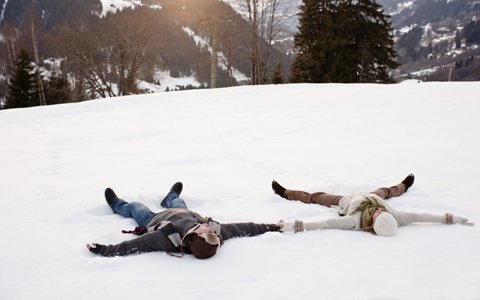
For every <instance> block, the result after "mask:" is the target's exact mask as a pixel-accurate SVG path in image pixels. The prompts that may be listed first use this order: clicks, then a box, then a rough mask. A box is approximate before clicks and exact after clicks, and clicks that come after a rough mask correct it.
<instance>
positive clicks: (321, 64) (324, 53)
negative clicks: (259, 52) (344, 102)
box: [290, 0, 334, 82]
mask: <svg viewBox="0 0 480 300" xmlns="http://www.w3.org/2000/svg"><path fill="white" fill-rule="evenodd" d="M333 6H334V3H333V1H330V0H320V1H318V0H304V1H303V4H301V5H300V7H299V9H300V12H299V14H298V17H299V31H298V32H297V33H296V34H295V36H294V47H295V51H296V57H295V60H294V62H293V64H292V71H291V78H290V80H291V81H292V82H329V81H330V78H329V70H328V69H329V67H328V65H329V63H331V62H329V61H328V59H329V57H330V53H329V49H331V47H329V46H331V45H332V43H333V39H331V35H332V34H333V24H334V22H333V20H332V10H334V7H333Z"/></svg>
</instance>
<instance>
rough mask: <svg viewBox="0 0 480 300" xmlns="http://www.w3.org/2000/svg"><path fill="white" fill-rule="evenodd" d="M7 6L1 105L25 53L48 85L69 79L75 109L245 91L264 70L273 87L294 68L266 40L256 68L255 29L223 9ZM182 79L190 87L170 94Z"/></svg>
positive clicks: (177, 4) (169, 1)
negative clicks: (86, 103)
mask: <svg viewBox="0 0 480 300" xmlns="http://www.w3.org/2000/svg"><path fill="white" fill-rule="evenodd" d="M0 1H1V2H0V7H1V8H2V15H1V16H2V18H1V34H2V36H1V43H0V57H1V59H0V74H1V75H0V85H2V89H1V91H2V93H3V95H2V94H0V98H1V97H5V96H6V95H5V91H6V76H7V75H9V74H10V75H11V70H12V69H13V68H14V64H15V58H16V57H17V55H18V53H19V51H21V50H26V51H27V52H29V53H30V54H31V56H32V58H33V61H34V64H35V65H36V70H37V71H38V72H39V74H40V75H39V76H41V77H42V80H43V81H44V82H43V85H45V86H47V87H48V81H50V80H53V79H57V78H59V77H60V78H67V77H68V80H63V81H62V82H64V83H65V84H70V85H71V86H70V87H69V90H71V91H72V93H71V95H69V97H68V98H69V99H70V101H81V100H85V99H92V98H98V97H110V96H117V95H127V94H136V93H144V92H149V91H165V90H172V89H177V90H178V89H185V88H202V87H210V86H212V84H213V85H214V87H222V86H232V85H238V84H244V83H246V82H248V81H249V78H250V77H251V76H250V75H251V73H252V65H255V66H260V67H256V68H255V70H261V74H260V73H259V75H258V76H257V77H258V78H259V79H258V82H257V83H268V82H270V81H271V80H272V76H273V70H274V67H276V66H278V65H282V64H283V65H285V66H286V65H288V57H287V56H286V55H285V54H281V53H280V52H279V51H277V50H276V49H275V48H274V47H272V45H271V44H270V45H268V44H267V43H266V42H265V41H264V40H262V39H261V38H258V37H257V38H255V40H257V41H258V42H257V43H256V47H257V48H258V49H267V50H262V51H268V57H264V58H263V59H258V58H257V59H256V61H252V51H253V50H252V49H253V48H252V34H251V30H250V28H251V26H250V24H249V23H248V22H247V21H246V20H245V19H244V18H242V17H241V16H240V15H239V14H237V13H236V12H235V11H234V10H233V9H232V8H231V6H229V5H227V4H226V3H224V2H221V1H215V0H203V1H195V0H148V1H142V2H141V4H139V5H136V6H134V7H124V8H122V9H118V10H115V11H114V13H113V12H110V13H102V12H105V11H107V12H108V9H106V8H105V7H102V3H101V2H100V1H98V0H88V1H87V2H82V1H68V3H69V5H66V3H67V1H63V0H43V1H42V0H38V1H32V0H30V1H27V0H25V1H19V2H15V3H13V2H8V3H7V2H5V0H0ZM12 3H13V4H12ZM132 3H137V4H138V3H140V1H136V2H132ZM5 4H6V5H5ZM212 53H217V55H216V56H213V55H212ZM175 79H183V81H180V80H178V81H179V82H184V84H180V85H179V84H174V85H173V86H172V85H171V84H170V85H168V86H167V82H174V81H175ZM38 83H39V82H37V84H38ZM44 88H45V87H44ZM51 88H53V87H51ZM58 88H59V89H64V88H65V87H58ZM51 92H52V93H55V91H51ZM46 94H47V97H48V91H46ZM53 102H55V101H53ZM47 103H52V101H47Z"/></svg>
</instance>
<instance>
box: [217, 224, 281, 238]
mask: <svg viewBox="0 0 480 300" xmlns="http://www.w3.org/2000/svg"><path fill="white" fill-rule="evenodd" d="M221 226H222V227H221V231H220V235H221V237H222V240H224V241H225V240H228V239H230V238H233V237H241V236H255V235H260V234H264V233H265V232H268V231H280V226H278V225H277V224H256V223H251V222H248V223H230V224H221Z"/></svg>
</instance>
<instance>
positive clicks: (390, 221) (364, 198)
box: [272, 174, 474, 236]
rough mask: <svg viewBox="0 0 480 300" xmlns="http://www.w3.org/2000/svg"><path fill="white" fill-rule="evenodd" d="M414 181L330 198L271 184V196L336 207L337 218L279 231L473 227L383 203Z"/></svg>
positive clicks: (393, 231) (464, 221)
mask: <svg viewBox="0 0 480 300" xmlns="http://www.w3.org/2000/svg"><path fill="white" fill-rule="evenodd" d="M414 181H415V176H414V175H413V174H410V175H408V176H407V177H406V178H405V179H404V180H403V181H402V182H401V183H399V184H397V185H395V186H392V187H389V188H386V187H382V188H379V189H376V190H375V191H373V192H371V193H356V194H351V195H347V196H341V195H331V194H327V193H323V192H317V193H312V194H310V193H307V192H304V191H297V190H289V189H285V188H284V187H283V186H281V185H280V184H279V183H278V182H276V181H273V182H272V189H273V191H274V192H275V194H277V195H279V196H280V197H283V198H285V199H287V200H297V201H301V202H304V203H315V204H320V205H324V206H328V207H330V206H339V209H340V211H339V212H338V214H339V215H340V216H341V217H340V218H334V219H328V220H323V221H319V222H303V221H299V220H297V221H295V222H294V223H285V222H283V221H281V222H282V224H281V225H282V226H283V227H282V230H281V231H283V232H287V231H293V232H299V231H304V230H317V229H347V230H364V231H369V232H372V233H376V234H377V235H381V236H393V235H395V234H397V231H398V226H403V225H408V224H410V223H413V222H432V223H444V224H454V223H458V224H462V225H470V226H473V225H474V223H472V222H469V220H468V219H466V218H463V217H459V216H454V215H453V214H450V213H446V214H445V215H433V214H427V213H411V212H402V211H397V210H395V209H393V208H391V207H390V206H388V205H387V203H386V202H385V201H384V200H386V199H389V198H391V197H398V196H400V195H402V194H403V193H405V192H406V191H407V190H408V189H409V188H410V187H411V186H412V185H413V182H414Z"/></svg>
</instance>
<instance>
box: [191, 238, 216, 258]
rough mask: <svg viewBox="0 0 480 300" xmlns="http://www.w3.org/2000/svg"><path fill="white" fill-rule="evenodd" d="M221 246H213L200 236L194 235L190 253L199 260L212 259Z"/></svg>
mask: <svg viewBox="0 0 480 300" xmlns="http://www.w3.org/2000/svg"><path fill="white" fill-rule="evenodd" d="M218 246H219V245H211V244H209V243H207V241H206V240H205V239H204V238H202V237H201V236H199V235H196V234H195V235H194V237H193V238H192V241H191V242H190V245H189V247H190V251H191V252H192V254H193V256H195V257H196V258H198V259H205V258H210V257H212V256H214V255H215V253H217V248H218Z"/></svg>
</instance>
